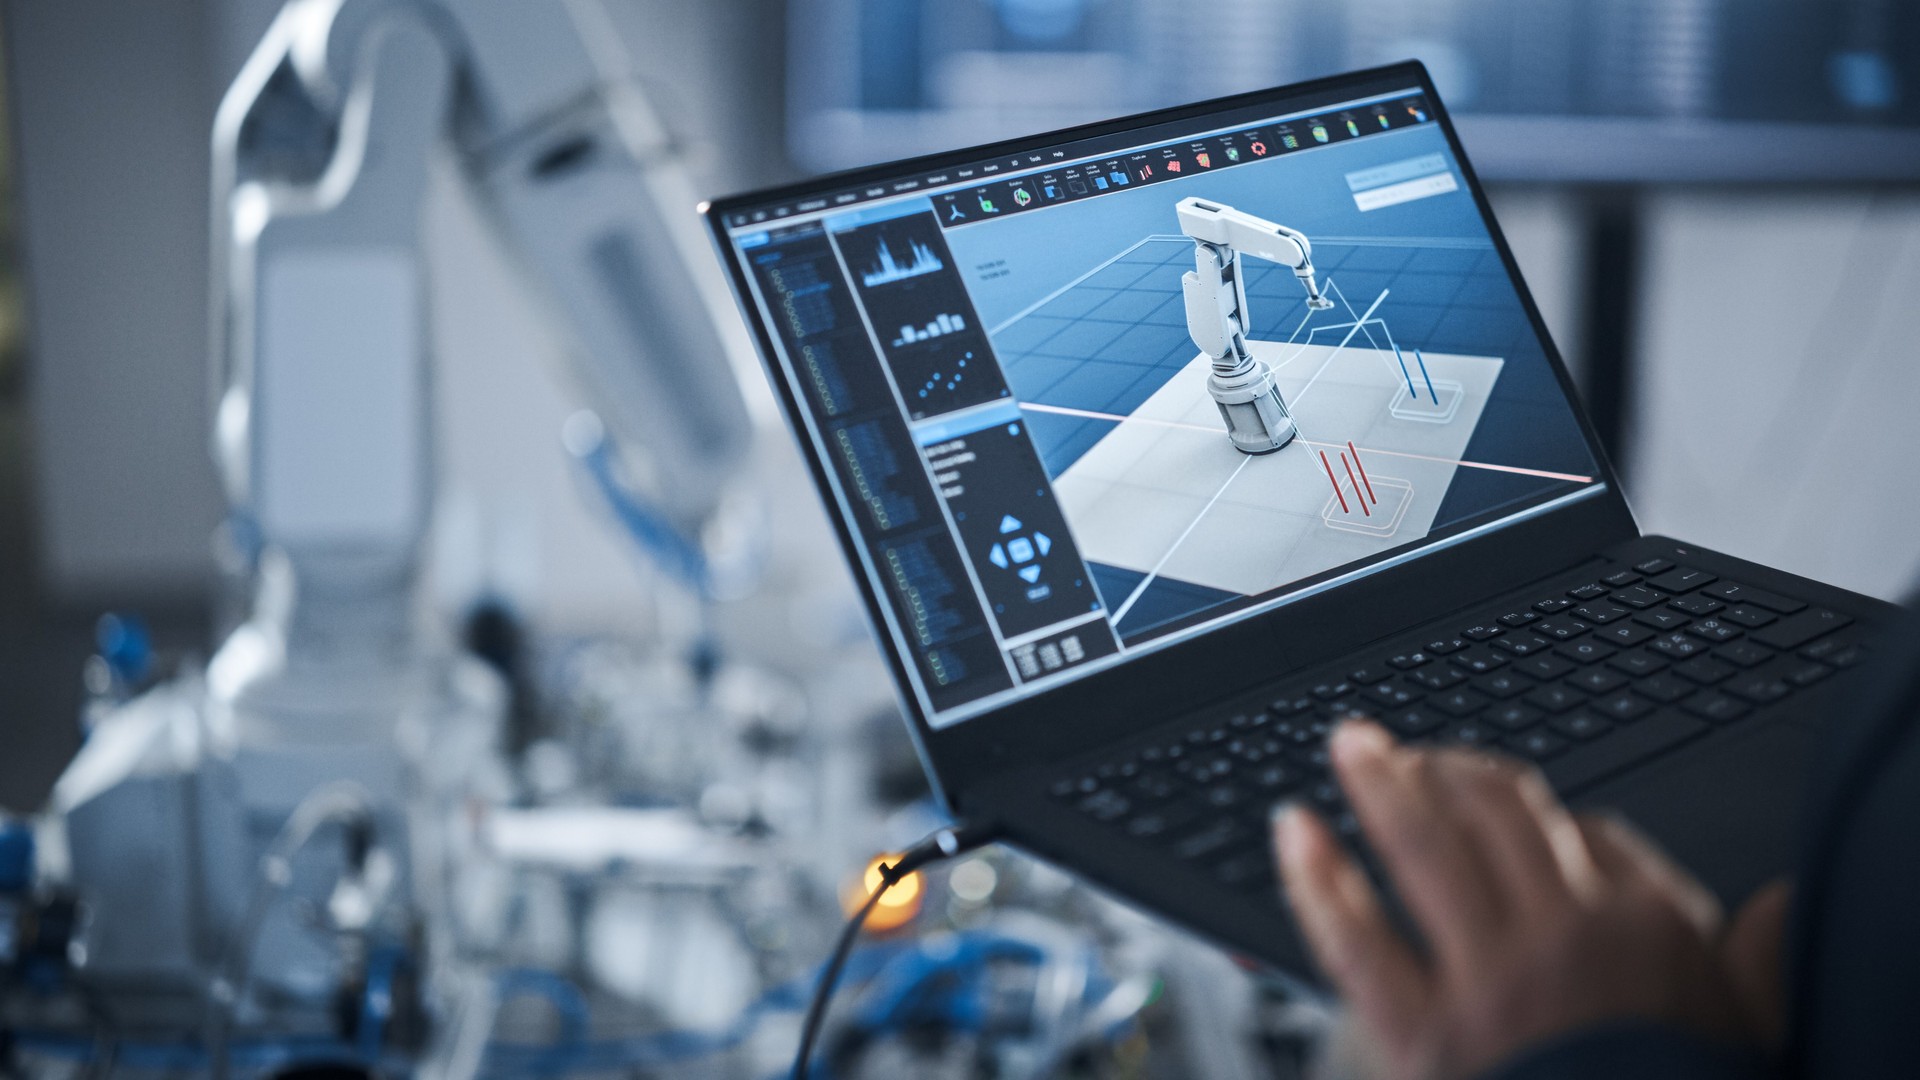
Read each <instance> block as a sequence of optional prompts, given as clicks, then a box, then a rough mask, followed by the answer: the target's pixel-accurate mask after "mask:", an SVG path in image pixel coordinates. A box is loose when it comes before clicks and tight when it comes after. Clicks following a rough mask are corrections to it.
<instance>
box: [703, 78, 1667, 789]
mask: <svg viewBox="0 0 1920 1080" xmlns="http://www.w3.org/2000/svg"><path fill="white" fill-rule="evenodd" d="M1187 200H1191V201H1187ZM1183 201H1184V205H1183ZM705 213H706V215H707V217H708V220H709V224H710V227H711V228H712V230H713V234H714V237H715V240H716V242H717V244H718V245H719V249H720V252H721V255H722V258H723V260H724V261H725V262H726V264H727V265H728V267H729V269H730V271H731V278H732V281H733V284H734V287H735V290H736V293H737V295H738V297H739V299H740V301H741V304H742V307H743V309H744V311H745V314H746V316H747V318H748V320H749V322H750V323H751V324H752V325H753V328H754V330H755V336H756V340H757V341H758V343H759V345H760V349H761V352H762V356H763V358H764V359H765V361H766V363H767V367H768V370H769V372H770V375H771V378H772V380H773V382H774V384H775V387H776V389H777V391H778V392H779V395H780V397H781V399H782V401H783V402H784V404H785V407H786V409H787V412H788V416H789V418H790V420H791V421H792V423H793V426H794V429H795V432H796V434H797V436H798V439H799V441H800V444H801V446H802V449H803V451H804V453H805V455H806V456H807V458H808V460H809V462H810V464H811V465H812V467H813V471H814V476H815V479H816V481H817V483H818V484H819V485H820V488H821V492H822V495H823V497H824V499H825V501H826V503H827V508H828V511H829V516H830V517H831V518H832V519H833V521H834V524H835V526H836V528H837V530H838V532H839V533H840V536H841V540H842V542H843V545H844V547H845V548H846V551H847V556H848V559H849V561H850V563H851V564H852V566H853V569H854V572H855V578H856V580H857V581H858V583H859V585H860V587H861V589H862V591H863V593H864V595H865V597H866V599H867V602H868V605H869V608H870V613H871V615H872V618H873V620H874V625H875V627H876V630H877V633H878V637H879V640H880V642H881V645H882V648H883V650H884V651H885V652H886V654H887V656H888V659H889V660H890V662H891V666H892V668H893V672H894V675H895V678H896V680H897V682H898V684H899V689H900V692H901V697H902V700H903V703H904V705H905V708H906V710H907V713H908V715H909V718H910V720H911V722H912V725H913V727H914V730H915V733H916V735H917V737H918V741H919V744H920V746H921V750H922V754H923V757H925V758H926V760H927V762H928V764H929V766H930V767H931V769H932V771H933V772H934V774H935V776H936V781H937V783H939V784H940V786H941V787H942V788H943V790H944V793H945V794H946V795H948V796H949V797H950V798H951V797H954V796H955V795H956V794H957V793H958V792H959V789H961V788H962V787H964V785H965V782H966V780H967V779H969V778H971V777H975V776H978V775H980V774H981V773H982V772H983V771H991V770H994V769H998V768H1003V767H1005V765H1007V764H1009V763H1015V762H1024V761H1032V760H1045V759H1049V758H1052V757H1057V756H1062V755H1066V754H1072V753H1074V752H1076V751H1084V750H1087V749H1091V748H1092V747H1094V746H1097V745H1099V744H1100V743H1102V742H1103V741H1105V740H1107V739H1111V738H1114V737H1117V736H1120V735H1123V734H1125V733H1126V732H1128V731H1130V730H1131V729H1133V728H1135V727H1138V726H1141V725H1144V724H1148V723H1153V722H1157V721H1159V720H1164V719H1165V718H1166V717H1167V715H1169V710H1178V709H1181V708H1184V707H1197V706H1199V705H1202V704H1204V701H1205V699H1206V697H1207V696H1208V695H1209V694H1217V695H1224V694H1227V693H1231V692H1234V691H1236V690H1239V689H1242V688H1244V687H1246V686H1249V685H1252V683H1253V682H1256V681H1259V680H1262V679H1271V678H1274V677H1276V676H1278V675H1280V674H1282V673H1283V672H1284V671H1286V670H1288V669H1290V668H1292V667H1297V666H1300V665H1302V664H1305V663H1308V662H1312V661H1313V660H1315V659H1317V658H1319V657H1320V656H1321V655H1322V654H1329V650H1336V649H1341V648H1346V647H1352V646H1355V645H1358V644H1360V643H1363V642H1365V641H1367V640H1370V639H1371V638H1372V637H1377V636H1379V635H1380V634H1383V633H1386V632H1388V631H1389V630H1391V629H1393V628H1395V627H1397V626H1401V625H1406V624H1407V623H1408V621H1410V620H1411V619H1414V618H1417V617H1420V616H1421V614H1422V612H1427V611H1430V613H1431V614H1434V615H1437V614H1440V613H1441V612H1443V611H1445V610H1447V606H1450V605H1457V604H1459V603H1465V602H1468V601H1470V600H1472V599H1474V598H1475V596H1476V595H1484V592H1485V591H1486V590H1492V589H1498V588H1504V587H1511V586H1512V585H1514V584H1516V583H1518V582H1520V581H1523V580H1525V579H1526V576H1527V575H1529V574H1532V575H1534V576H1538V575H1540V574H1545V573H1549V572H1552V571H1554V570H1557V569H1559V568H1561V567H1564V566H1565V565H1567V562H1568V559H1569V557H1570V553H1572V552H1576V551H1578V552H1581V553H1584V552H1591V551H1593V550H1596V549H1597V547H1598V546H1599V545H1601V544H1604V543H1607V542H1611V541H1612V540H1614V539H1620V538H1625V537H1627V536H1631V535H1633V532H1634V529H1633V524H1632V519H1631V516H1630V515H1629V514H1628V512H1627V510H1626V506H1625V503H1624V501H1623V500H1622V499H1621V498H1620V496H1619V493H1618V486H1617V484H1616V483H1615V482H1614V480H1613V478H1612V475H1611V473H1610V472H1609V469H1608V467H1607V465H1606V463H1605V461H1604V457H1603V455H1602V453H1601V452H1600V449H1599V447H1598V444H1597V442H1596V440H1595V438H1594V436H1593V433H1592V430H1591V428H1590V427H1589V426H1588V424H1587V423H1586V421H1585V418H1584V416H1583V415H1582V414H1581V412H1580V410H1579V408H1578V406H1577V404H1576V403H1575V402H1574V400H1573V396H1572V392H1571V384H1570V382H1569V380H1568V378H1567V375H1566V372H1565V370H1564V367H1563V365H1562V364H1561V362H1560V359H1559V357H1558V355H1557V353H1556V352H1555V350H1554V348H1553V345H1552V343H1551V341H1550V339H1549V338H1548V335H1547V333H1546V331H1545V328H1544V326H1543V325H1542V323H1541V321H1540V318H1539V314H1538V312H1537V311H1536V309H1535V308H1534V305H1533V302H1532V300H1531V298H1530V297H1529V296H1528V294H1527V291H1526V288H1525V286H1524V284H1523V283H1522V282H1521V280H1520V278H1519V275H1518V272H1517V270H1516V269H1515V267H1514V264H1513V260H1512V256H1511V254H1510V253H1509V252H1508V250H1507V248H1506V245H1505V242H1504V241H1503V239H1502V238H1501V236H1500V234H1499V231H1498V228H1497V226H1496V225H1495V224H1494V222H1493V220H1492V218H1491V216H1490V214H1489V212H1488V210H1487V207H1486V204H1485V200H1484V197H1483V196H1482V194H1481V193H1480V191H1479V188H1478V185H1477V183H1476V182H1475V180H1474V178H1473V176H1472V173H1471V170H1470V168H1469V167H1468V165H1467V162H1466V160H1465V157H1464V155H1463V154H1462V152H1461V150H1460V147H1459V144H1458V141H1457V139H1456V137H1455V135H1454V133H1453V130H1452V128H1451V126H1450V124H1449V122H1448V120H1447V118H1446V116H1445V113H1444V112H1443V110H1442V109H1441V107H1440V103H1439V100H1438V98H1437V97H1436V96H1435V94H1434V91H1433V88H1432V85H1431V83H1430V81H1429V80H1428V78H1427V75H1426V72H1425V70H1424V68H1422V67H1421V66H1420V65H1419V64H1417V63H1407V64H1401V65H1396V66H1393V67H1389V68H1382V69H1376V70H1373V71H1368V72H1362V73H1357V74H1354V75H1350V76H1343V77H1339V78H1334V79H1328V80H1321V81H1318V82H1314V83H1308V84H1302V85H1299V86H1295V87H1287V88H1281V89H1277V90H1273V91H1267V92H1262V93H1257V94H1250V95H1244V96H1240V97H1235V98H1228V99H1223V100H1220V101H1215V102H1209V103H1205V104H1202V105H1196V106H1191V107H1187V108H1183V109H1176V110H1168V111H1165V112H1160V113H1152V114H1147V115H1143V116H1138V117H1132V118H1128V119H1125V120H1119V121H1113V122H1109V123H1104V124H1099V125H1093V126H1090V127H1086V128H1079V129H1073V130H1069V131H1065V132H1059V133H1055V134H1053V135H1048V136H1041V137H1037V138H1033V139H1026V140H1020V141H1018V142H1013V143H1006V144H1000V145H997V146H989V147H984V148H978V149H973V150H967V151H961V152H957V153H954V154H950V155H941V156H939V157H935V158H926V159H919V160H915V161H909V162H902V163H897V164H893V165H888V166H882V167H878V168H874V169H869V170H864V171H861V172H857V173H849V174H842V175H839V176H833V177H826V178H822V179H819V180H815V181H810V182H808V183H804V184H801V185H796V186H793V187H788V188H783V189H780V190H776V191H770V192H762V193H757V194H750V195H743V196H737V197H733V198H729V199H724V200H720V201H718V202H716V203H714V204H712V205H711V206H709V207H707V208H706V209H705ZM1276 226H1278V227H1279V228H1276ZM1289 238H1291V239H1289ZM1223 240H1224V241H1225V242H1227V243H1231V244H1234V245H1236V246H1235V247H1233V248H1232V249H1231V250H1232V251H1238V252H1239V259H1238V264H1237V266H1236V265H1234V264H1233V262H1232V259H1231V257H1230V251H1229V250H1228V249H1225V248H1223V247H1222V245H1221V241H1223ZM1199 241H1205V242H1204V243H1202V242H1199ZM1196 260H1198V261H1196ZM1209 260H1211V262H1210V261H1209ZM1303 264H1305V265H1303ZM1210 268H1217V269H1216V270H1215V271H1214V272H1212V273H1208V272H1209V270H1210ZM1309 271H1310V272H1311V273H1310V274H1309ZM1203 273H1205V274H1207V276H1206V277H1204V278H1202V276H1201V275H1202V274H1203ZM1222 274H1224V276H1225V277H1226V279H1227V280H1226V282H1225V285H1224V287H1221V282H1220V281H1219V280H1217V278H1219V277H1220V276H1221V275H1222ZM1189 277H1192V278H1195V279H1198V284H1197V286H1196V285H1189V284H1187V283H1186V279H1188V278H1189ZM1196 290H1197V292H1198V294H1199V296H1198V298H1197V299H1195V300H1193V301H1192V310H1193V315H1192V317H1191V318H1190V302H1189V296H1188V294H1189V293H1190V292H1195V291H1196ZM1229 313H1232V314H1233V318H1234V321H1233V322H1231V323H1228V324H1225V327H1224V330H1223V329H1221V327H1222V324H1221V323H1220V319H1221V318H1222V317H1223V316H1225V315H1227V314H1229ZM1236 330H1238V331H1240V333H1239V337H1240V338H1241V339H1242V341H1244V344H1245V349H1244V353H1245V356H1244V357H1241V359H1240V362H1241V366H1242V367H1243V368H1244V367H1246V366H1248V365H1249V364H1251V365H1252V366H1253V367H1255V368H1259V367H1261V366H1264V367H1265V369H1266V370H1267V371H1269V372H1271V382H1272V386H1273V388H1274V389H1277V391H1278V397H1279V399H1280V401H1281V402H1282V403H1283V408H1284V411H1285V413H1287V414H1290V419H1291V423H1292V424H1293V426H1294V429H1295V430H1296V431H1297V435H1296V436H1295V437H1293V438H1292V440H1291V441H1290V442H1288V443H1287V444H1286V445H1284V446H1282V447H1280V448H1278V449H1276V450H1274V451H1273V452H1271V453H1264V454H1253V453H1248V452H1246V451H1245V450H1244V449H1243V448H1242V447H1241V446H1237V445H1236V443H1235V441H1234V440H1233V439H1230V438H1229V433H1228V416H1229V414H1232V415H1233V416H1236V417H1241V418H1243V419H1242V420H1240V421H1236V423H1242V422H1244V417H1245V416H1246V415H1247V413H1246V408H1247V406H1246V405H1245V404H1244V401H1243V399H1247V398H1248V395H1249V393H1252V394H1253V395H1254V396H1256V397H1257V396H1259V395H1260V393H1262V392H1263V391H1264V390H1265V386H1264V385H1255V386H1254V387H1253V389H1252V391H1249V390H1248V388H1247V385H1246V384H1247V383H1248V381H1249V380H1247V379H1246V378H1226V379H1225V380H1224V381H1225V383H1227V384H1231V385H1218V384H1219V383H1220V380H1214V381H1212V382H1210V377H1211V376H1214V375H1215V374H1216V372H1217V371H1221V370H1224V369H1225V368H1227V367H1231V366H1232V365H1233V363H1234V359H1235V357H1239V356H1240V354H1239V353H1235V352H1234V351H1233V344H1232V343H1231V341H1230V339H1231V338H1233V337H1234V336H1235V331H1236ZM1203 343H1210V350H1209V351H1203V349H1202V347H1201V345H1202V344H1203ZM1210 352H1216V353H1226V354H1228V356H1227V360H1226V362H1225V364H1224V365H1216V364H1215V363H1214V361H1213V357H1212V356H1211V355H1210ZM1252 381H1253V382H1254V383H1255V384H1259V383H1260V380H1259V379H1258V378H1257V377H1256V378H1255V379H1253V380H1252ZM1236 395H1238V396H1236ZM1222 401H1225V402H1227V405H1226V406H1224V407H1223V405H1222ZM1267 413H1268V416H1267V418H1266V419H1267V422H1269V423H1271V422H1272V421H1273V416H1272V415H1271V414H1272V410H1271V408H1270V407H1269V408H1267ZM1242 441H1243V442H1244V441H1245V440H1244V439H1243V440H1242ZM1256 448H1260V449H1264V448H1263V447H1256ZM1476 590H1478V592H1476Z"/></svg>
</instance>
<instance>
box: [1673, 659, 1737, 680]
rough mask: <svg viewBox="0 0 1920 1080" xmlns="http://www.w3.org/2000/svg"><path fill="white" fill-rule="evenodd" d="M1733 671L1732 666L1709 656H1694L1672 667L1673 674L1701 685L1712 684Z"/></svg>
mask: <svg viewBox="0 0 1920 1080" xmlns="http://www.w3.org/2000/svg"><path fill="white" fill-rule="evenodd" d="M1734 671H1735V669H1734V668H1733V667H1732V666H1730V665H1728V664H1723V663H1721V662H1720V661H1718V660H1715V659H1713V658H1712V657H1709V656H1696V657H1694V658H1693V659H1691V660H1689V661H1687V662H1686V663H1684V664H1676V665H1674V668H1673V673H1674V674H1675V675H1679V676H1682V677H1683V678H1686V679H1689V680H1691V681H1693V682H1697V683H1699V684H1700V685H1701V686H1712V685H1713V684H1714V683H1717V682H1719V681H1721V680H1722V679H1725V678H1727V677H1728V676H1730V675H1732V674H1733V673H1734Z"/></svg>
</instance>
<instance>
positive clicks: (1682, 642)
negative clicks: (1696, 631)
mask: <svg viewBox="0 0 1920 1080" xmlns="http://www.w3.org/2000/svg"><path fill="white" fill-rule="evenodd" d="M1647 648H1649V649H1653V650H1654V651H1656V652H1658V653H1660V654H1661V655H1663V656H1665V657H1667V658H1668V659H1670V660H1684V659H1686V658H1687V657H1689V656H1694V655H1696V654H1698V653H1702V652H1705V651H1706V649H1707V646H1706V643H1705V642H1702V641H1700V640H1699V639H1697V638H1690V637H1688V636H1687V635H1686V634H1685V633H1672V634H1662V635H1660V636H1659V637H1657V638H1654V639H1653V640H1652V641H1650V642H1648V643H1647Z"/></svg>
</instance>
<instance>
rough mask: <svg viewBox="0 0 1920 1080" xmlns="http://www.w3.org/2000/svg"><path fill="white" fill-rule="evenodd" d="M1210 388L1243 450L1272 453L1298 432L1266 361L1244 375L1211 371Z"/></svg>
mask: <svg viewBox="0 0 1920 1080" xmlns="http://www.w3.org/2000/svg"><path fill="white" fill-rule="evenodd" d="M1207 392H1208V393H1209V394H1211V395H1213V401H1214V404H1215V405H1218V406H1219V407H1220V417H1221V419H1223V420H1225V421H1226V424H1227V438H1228V439H1230V440H1231V441H1232V442H1233V445H1234V448H1235V449H1237V450H1239V451H1240V452H1241V453H1243V454H1271V453H1273V452H1274V451H1275V450H1278V449H1280V448H1281V447H1283V446H1285V445H1287V444H1288V443H1290V442H1292V441H1293V437H1294V436H1295V435H1296V434H1298V429H1297V428H1295V427H1294V423H1293V416H1292V415H1291V414H1289V413H1288V412H1287V405H1286V402H1285V401H1283V400H1281V397H1280V387H1279V386H1278V385H1277V384H1276V383H1275V382H1274V378H1273V372H1272V371H1271V370H1270V369H1268V367H1267V365H1265V364H1258V365H1257V366H1256V367H1254V368H1253V370H1251V371H1248V372H1246V373H1244V374H1241V375H1233V376H1227V377H1224V378H1223V377H1222V376H1220V375H1217V374H1216V375H1210V376H1208V377H1207Z"/></svg>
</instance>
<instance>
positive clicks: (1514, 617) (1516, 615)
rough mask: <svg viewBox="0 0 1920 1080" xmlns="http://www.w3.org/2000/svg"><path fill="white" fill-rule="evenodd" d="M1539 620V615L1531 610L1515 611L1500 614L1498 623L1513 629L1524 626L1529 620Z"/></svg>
mask: <svg viewBox="0 0 1920 1080" xmlns="http://www.w3.org/2000/svg"><path fill="white" fill-rule="evenodd" d="M1539 621H1540V616H1539V615H1538V614H1536V613H1535V612H1531V611H1516V612H1513V613H1512V614H1509V615H1502V616H1500V625H1501V626H1504V627H1506V628H1508V629H1509V630H1513V629H1517V628H1519V627H1522V626H1525V625H1527V624H1528V623H1530V622H1539Z"/></svg>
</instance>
